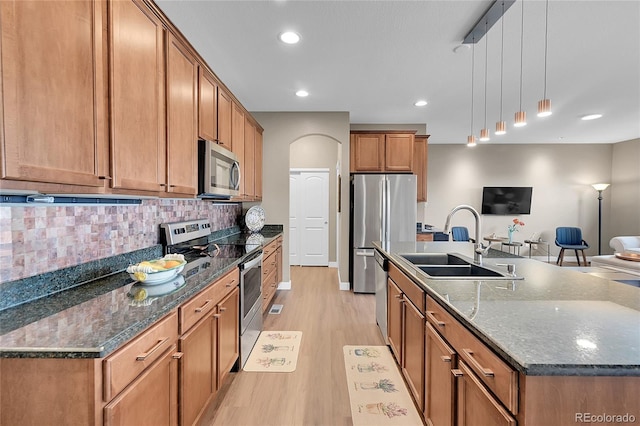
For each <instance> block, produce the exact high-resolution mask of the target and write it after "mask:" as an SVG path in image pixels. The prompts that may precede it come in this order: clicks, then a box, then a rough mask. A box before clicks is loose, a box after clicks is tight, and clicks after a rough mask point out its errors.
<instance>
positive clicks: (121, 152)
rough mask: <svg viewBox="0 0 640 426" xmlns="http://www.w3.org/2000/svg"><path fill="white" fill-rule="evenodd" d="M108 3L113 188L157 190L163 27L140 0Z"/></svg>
mask: <svg viewBox="0 0 640 426" xmlns="http://www.w3.org/2000/svg"><path fill="white" fill-rule="evenodd" d="M108 4H109V6H110V11H111V13H110V16H111V21H110V23H111V26H110V34H111V52H110V53H111V63H110V65H111V68H110V71H111V142H112V147H111V152H112V155H113V163H112V168H113V187H114V188H123V189H136V190H145V191H163V190H164V187H165V186H166V177H165V175H166V138H165V120H164V117H165V114H164V105H165V100H164V85H165V79H164V28H163V26H162V23H161V22H160V20H159V19H158V17H157V16H156V15H155V14H154V13H153V12H152V11H151V10H150V9H149V8H148V7H147V6H146V5H145V4H144V3H143V2H142V1H140V0H128V1H113V2H108Z"/></svg>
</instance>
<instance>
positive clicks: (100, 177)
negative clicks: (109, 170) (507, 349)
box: [98, 176, 113, 180]
mask: <svg viewBox="0 0 640 426" xmlns="http://www.w3.org/2000/svg"><path fill="white" fill-rule="evenodd" d="M98 179H102V180H111V179H113V178H112V177H111V176H98Z"/></svg>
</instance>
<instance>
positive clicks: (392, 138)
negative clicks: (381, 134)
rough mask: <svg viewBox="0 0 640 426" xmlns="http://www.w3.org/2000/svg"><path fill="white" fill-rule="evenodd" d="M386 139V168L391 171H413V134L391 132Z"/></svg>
mask: <svg viewBox="0 0 640 426" xmlns="http://www.w3.org/2000/svg"><path fill="white" fill-rule="evenodd" d="M385 140H386V141H385V148H384V151H385V155H384V169H385V170H386V171H389V172H411V171H413V148H414V147H413V144H414V137H413V135H412V134H390V135H386V137H385Z"/></svg>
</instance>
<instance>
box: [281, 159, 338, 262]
mask: <svg viewBox="0 0 640 426" xmlns="http://www.w3.org/2000/svg"><path fill="white" fill-rule="evenodd" d="M289 182H290V184H291V186H290V188H289V190H290V212H291V213H290V215H289V227H290V236H291V242H290V246H291V247H293V246H295V249H291V250H290V259H289V262H290V264H291V265H302V266H328V265H329V170H308V171H306V170H304V169H296V170H292V171H291V173H290V181H289ZM294 238H295V241H294ZM294 262H296V263H294Z"/></svg>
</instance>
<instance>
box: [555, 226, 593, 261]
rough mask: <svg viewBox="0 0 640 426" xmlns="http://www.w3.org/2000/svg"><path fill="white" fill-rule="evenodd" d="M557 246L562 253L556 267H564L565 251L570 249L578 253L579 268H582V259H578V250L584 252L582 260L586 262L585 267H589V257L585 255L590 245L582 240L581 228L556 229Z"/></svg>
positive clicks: (565, 227) (566, 227)
mask: <svg viewBox="0 0 640 426" xmlns="http://www.w3.org/2000/svg"><path fill="white" fill-rule="evenodd" d="M556 245H557V246H558V247H560V253H559V254H558V260H556V265H560V266H562V261H563V260H564V251H565V250H566V249H569V250H574V251H575V252H576V259H577V260H578V266H581V265H580V257H578V250H580V251H581V252H582V259H583V260H584V266H587V257H586V256H585V254H584V250H585V249H588V248H589V244H587V242H586V241H585V240H583V239H582V230H581V229H580V228H573V227H569V226H562V227H559V228H556Z"/></svg>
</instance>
